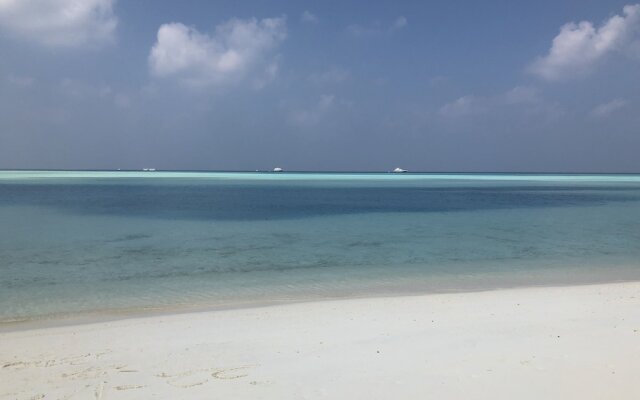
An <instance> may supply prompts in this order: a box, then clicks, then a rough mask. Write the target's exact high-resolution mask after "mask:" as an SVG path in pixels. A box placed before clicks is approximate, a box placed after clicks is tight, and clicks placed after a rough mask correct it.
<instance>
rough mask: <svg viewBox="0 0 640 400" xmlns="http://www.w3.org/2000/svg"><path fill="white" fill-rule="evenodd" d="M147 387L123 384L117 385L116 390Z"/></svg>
mask: <svg viewBox="0 0 640 400" xmlns="http://www.w3.org/2000/svg"><path fill="white" fill-rule="evenodd" d="M143 387H145V386H144V385H122V386H116V390H132V389H142V388H143Z"/></svg>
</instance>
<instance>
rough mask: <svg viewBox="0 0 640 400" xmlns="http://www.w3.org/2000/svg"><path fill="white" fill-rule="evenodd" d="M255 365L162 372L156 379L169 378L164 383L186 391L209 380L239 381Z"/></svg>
mask: <svg viewBox="0 0 640 400" xmlns="http://www.w3.org/2000/svg"><path fill="white" fill-rule="evenodd" d="M253 367H255V365H244V366H241V367H234V368H205V369H198V370H193V371H185V372H181V373H178V374H167V373H165V372H162V373H160V374H158V375H156V376H157V377H158V378H169V379H167V380H166V382H167V383H168V384H169V385H171V386H175V387H179V388H182V389H188V388H190V387H194V386H200V385H204V384H205V383H207V382H209V379H210V378H214V379H239V378H244V377H246V376H248V375H249V374H247V373H242V372H240V371H245V370H247V369H249V368H253Z"/></svg>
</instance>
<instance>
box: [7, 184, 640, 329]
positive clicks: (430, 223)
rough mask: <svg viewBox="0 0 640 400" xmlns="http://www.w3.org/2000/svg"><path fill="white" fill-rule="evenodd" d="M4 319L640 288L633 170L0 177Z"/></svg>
mask: <svg viewBox="0 0 640 400" xmlns="http://www.w3.org/2000/svg"><path fill="white" fill-rule="evenodd" d="M0 224H1V226H2V230H0V273H1V274H0V321H12V320H21V319H29V318H37V317H51V316H59V315H75V314H77V313H84V312H103V311H118V310H120V311H122V310H140V309H148V308H154V309H165V308H174V307H193V306H203V307H207V306H218V305H235V304H240V303H260V302H268V301H292V300H305V299H313V298H328V297H341V296H359V295H376V294H395V293H424V292H442V291H456V290H475V289H491V288H496V287H507V286H517V285H546V284H563V283H587V282H600V281H617V280H626V279H638V278H640V175H528V174H517V175H509V174H388V173H380V174H373V173H367V174H346V173H345V174H338V173H335V174H320V173H283V174H273V173H211V172H145V173H143V172H64V171H62V172H60V171H0Z"/></svg>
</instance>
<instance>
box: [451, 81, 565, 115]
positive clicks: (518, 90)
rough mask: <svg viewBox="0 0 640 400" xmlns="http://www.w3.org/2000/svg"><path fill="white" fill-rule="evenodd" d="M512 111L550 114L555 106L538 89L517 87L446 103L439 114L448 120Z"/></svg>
mask: <svg viewBox="0 0 640 400" xmlns="http://www.w3.org/2000/svg"><path fill="white" fill-rule="evenodd" d="M508 109H511V110H516V109H520V110H526V111H527V112H530V113H548V112H550V111H552V109H553V106H551V105H546V104H545V103H544V101H543V99H542V97H541V96H540V93H539V91H538V89H536V88H535V87H531V86H516V87H514V88H512V89H510V90H508V91H506V92H504V93H500V94H496V95H493V96H476V95H466V96H462V97H459V98H457V99H456V100H454V101H452V102H449V103H446V104H445V105H443V106H442V107H440V109H439V110H438V114H440V116H442V117H446V118H454V119H455V118H459V117H468V116H474V115H481V114H495V113H502V112H505V111H507V110H508Z"/></svg>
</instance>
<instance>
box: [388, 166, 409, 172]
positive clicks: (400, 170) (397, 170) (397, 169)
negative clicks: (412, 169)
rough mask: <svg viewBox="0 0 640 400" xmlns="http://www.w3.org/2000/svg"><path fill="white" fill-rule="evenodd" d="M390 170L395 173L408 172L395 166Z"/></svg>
mask: <svg viewBox="0 0 640 400" xmlns="http://www.w3.org/2000/svg"><path fill="white" fill-rule="evenodd" d="M391 172H395V173H402V172H408V171H407V170H406V169H402V168H400V167H398V168H395V169H394V170H393V171H391Z"/></svg>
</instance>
